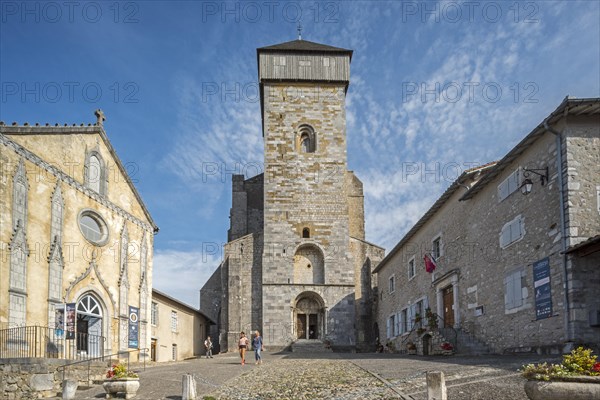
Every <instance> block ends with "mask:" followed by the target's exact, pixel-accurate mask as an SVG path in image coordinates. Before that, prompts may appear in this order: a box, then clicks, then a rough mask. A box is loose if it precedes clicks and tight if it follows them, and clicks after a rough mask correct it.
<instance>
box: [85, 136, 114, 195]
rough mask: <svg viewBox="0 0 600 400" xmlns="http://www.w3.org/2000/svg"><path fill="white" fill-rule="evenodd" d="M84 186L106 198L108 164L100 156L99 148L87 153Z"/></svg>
mask: <svg viewBox="0 0 600 400" xmlns="http://www.w3.org/2000/svg"><path fill="white" fill-rule="evenodd" d="M83 176H84V186H85V187H87V188H89V189H91V190H93V191H95V192H96V193H98V194H100V195H103V196H105V195H106V191H107V188H108V171H107V166H106V162H105V161H104V158H103V157H102V155H101V154H100V150H99V148H98V146H96V147H94V148H93V149H92V150H89V151H86V154H85V164H84V174H83Z"/></svg>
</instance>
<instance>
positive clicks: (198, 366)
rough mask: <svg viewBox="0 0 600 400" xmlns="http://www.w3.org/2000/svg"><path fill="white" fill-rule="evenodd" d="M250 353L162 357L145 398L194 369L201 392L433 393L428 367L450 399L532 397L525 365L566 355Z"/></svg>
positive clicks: (148, 378) (242, 396) (81, 395)
mask: <svg viewBox="0 0 600 400" xmlns="http://www.w3.org/2000/svg"><path fill="white" fill-rule="evenodd" d="M253 356H254V354H253V353H252V352H249V353H248V357H247V364H246V365H245V366H242V365H240V361H239V356H238V355H237V354H235V353H227V354H220V355H217V356H215V358H213V359H206V358H201V359H193V360H187V361H183V362H177V363H169V364H158V365H152V366H148V367H147V368H146V370H145V371H144V370H140V371H139V374H140V383H141V386H140V390H139V391H138V395H137V397H136V398H137V399H143V400H154V399H171V400H177V399H181V393H182V376H183V375H184V374H186V373H190V374H193V375H194V376H195V378H196V382H197V394H198V399H206V400H209V399H235V400H275V399H290V400H291V399H303V400H304V399H315V400H316V399H405V400H409V399H414V400H425V399H427V393H426V384H425V374H426V372H427V371H434V370H435V371H442V372H444V374H445V378H446V386H447V388H448V399H449V400H502V399H506V400H526V399H527V397H526V395H525V392H524V390H523V383H524V379H523V378H521V376H520V375H519V373H518V371H517V370H518V368H520V367H521V365H523V364H527V363H529V362H537V361H552V362H555V361H558V360H557V359H554V358H548V357H534V356H479V357H460V356H451V357H433V356H432V357H420V356H400V355H395V354H373V353H364V354H359V353H331V354H296V353H275V354H271V353H263V357H264V363H263V364H262V365H255V364H254V362H253ZM103 394H104V392H103V390H102V387H101V386H94V387H92V388H90V389H88V390H80V391H78V393H77V397H76V398H77V399H78V400H84V399H85V400H88V399H98V398H102V397H103Z"/></svg>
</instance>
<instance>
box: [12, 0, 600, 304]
mask: <svg viewBox="0 0 600 400" xmlns="http://www.w3.org/2000/svg"><path fill="white" fill-rule="evenodd" d="M599 5H600V3H599V2H597V1H569V2H567V1H538V2H534V1H528V2H512V1H511V2H499V1H496V2H494V1H487V2H484V1H481V2H480V1H470V2H455V1H443V2H420V1H414V2H413V1H403V2H400V1H397V2H391V1H373V2H366V1H364V2H363V1H349V2H337V1H332V2H318V3H317V2H313V1H311V2H283V1H272V2H267V1H264V2H263V1H256V2H252V1H250V2H220V1H216V2H212V1H205V2H199V1H182V2H179V1H171V2H163V1H131V2H127V1H124V2H112V1H111V2H102V1H98V2H62V1H61V2H36V1H30V2H21V1H14V2H13V1H3V2H2V3H0V7H1V8H0V21H1V25H0V82H1V85H2V86H1V87H0V120H3V121H5V122H7V123H11V122H12V121H17V122H18V123H19V124H22V123H24V122H29V123H35V122H40V123H45V122H49V123H52V124H53V123H56V122H58V123H61V124H63V123H69V124H72V123H78V124H79V123H82V122H84V123H88V122H94V121H95V117H94V115H93V111H94V110H95V109H97V108H101V109H103V110H104V112H105V114H106V116H107V121H106V122H105V129H106V131H107V133H108V136H109V138H110V140H111V142H112V143H113V145H114V147H115V148H116V150H117V153H118V154H119V156H120V158H121V160H122V161H123V162H124V163H127V165H129V166H130V171H131V173H132V177H133V179H134V180H135V181H136V186H137V188H138V190H139V192H140V193H141V195H142V197H143V199H144V201H145V203H146V205H147V206H148V208H149V210H150V212H151V213H152V215H153V217H154V219H155V221H156V223H157V224H158V226H159V227H160V233H159V234H158V235H157V236H156V237H155V248H154V286H155V287H156V288H157V289H159V290H162V291H164V292H166V293H168V294H170V295H172V296H174V297H176V298H178V299H181V300H182V301H184V302H186V303H189V304H191V305H194V306H197V305H198V290H199V288H200V287H201V286H202V285H203V283H204V282H205V280H206V279H207V278H208V277H209V276H210V274H212V272H213V271H214V270H215V269H216V267H217V266H218V263H219V261H220V260H221V251H220V250H219V249H220V247H221V246H222V244H223V243H224V242H225V241H226V237H227V229H228V224H229V218H228V217H229V208H230V207H231V175H232V174H233V173H247V174H248V175H254V174H256V173H257V172H260V169H261V168H262V159H263V153H262V151H263V150H262V135H261V130H260V107H259V103H258V97H257V67H256V48H257V47H262V46H267V45H272V44H276V43H281V42H285V41H289V40H294V39H296V38H297V31H296V26H297V22H298V20H299V19H300V18H301V25H302V27H303V32H302V35H303V39H306V40H310V41H315V42H320V43H325V44H329V45H333V46H338V47H343V48H348V49H352V50H354V55H353V58H352V64H351V84H350V89H349V91H348V97H347V137H348V166H349V169H351V170H354V171H355V172H356V174H357V175H358V176H359V178H360V179H361V180H362V181H363V183H364V188H365V210H366V229H367V240H369V241H371V242H374V243H377V244H380V245H382V246H384V247H386V248H387V249H388V250H389V249H391V247H392V246H393V245H394V244H395V243H396V242H397V241H398V240H399V239H400V238H401V237H402V235H403V234H404V233H405V232H406V231H407V230H408V229H409V228H410V227H411V226H412V224H414V223H415V222H416V221H417V220H418V219H419V217H420V216H421V215H422V214H423V213H424V212H425V211H426V210H427V208H428V207H429V206H430V205H431V204H432V203H433V202H434V201H435V199H436V198H437V197H438V196H439V195H440V194H441V193H442V192H443V190H444V189H445V188H446V187H447V186H448V185H449V184H450V183H451V181H452V180H453V179H454V178H456V177H457V176H458V175H459V174H460V173H461V172H462V171H464V170H465V169H467V168H470V167H472V166H475V165H478V164H482V163H486V162H489V161H492V160H496V159H499V158H501V157H502V156H503V155H504V154H505V153H506V152H507V151H508V150H510V149H511V148H512V147H513V146H514V145H515V144H516V143H517V142H518V141H519V140H520V139H521V138H522V137H523V136H525V135H526V134H527V133H529V132H530V131H531V129H533V128H534V127H535V126H536V125H537V124H538V123H539V122H540V121H541V120H542V119H543V118H544V117H545V116H547V115H548V114H549V113H550V112H551V111H553V110H554V108H555V107H556V106H557V105H558V104H559V103H560V102H561V101H562V100H563V98H564V97H565V96H566V95H571V96H575V97H598V96H600V23H599V21H600V6H599Z"/></svg>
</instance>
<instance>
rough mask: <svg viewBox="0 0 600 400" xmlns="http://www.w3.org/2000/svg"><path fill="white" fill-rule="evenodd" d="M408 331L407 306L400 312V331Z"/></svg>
mask: <svg viewBox="0 0 600 400" xmlns="http://www.w3.org/2000/svg"><path fill="white" fill-rule="evenodd" d="M405 332H408V310H407V309H406V308H405V309H404V310H402V311H401V312H400V333H405Z"/></svg>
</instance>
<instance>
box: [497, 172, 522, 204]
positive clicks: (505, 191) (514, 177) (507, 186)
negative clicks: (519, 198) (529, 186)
mask: <svg viewBox="0 0 600 400" xmlns="http://www.w3.org/2000/svg"><path fill="white" fill-rule="evenodd" d="M520 176H521V174H520V170H519V169H517V170H516V171H514V172H513V173H512V174H510V175H509V176H508V178H506V179H505V180H503V181H502V183H500V184H499V185H498V202H501V201H502V200H504V199H505V198H507V197H508V196H510V194H511V193H513V192H515V191H516V190H517V189H519V186H520V183H521V179H520Z"/></svg>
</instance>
